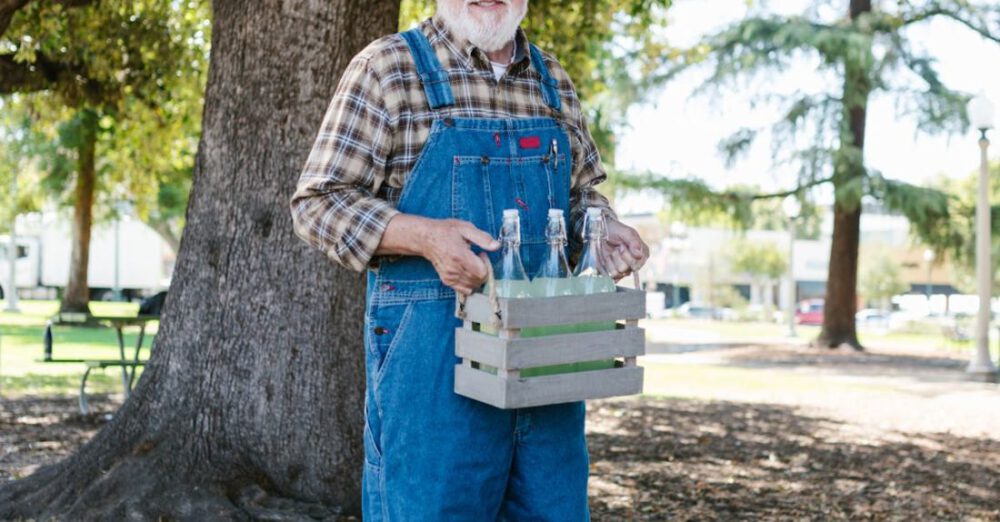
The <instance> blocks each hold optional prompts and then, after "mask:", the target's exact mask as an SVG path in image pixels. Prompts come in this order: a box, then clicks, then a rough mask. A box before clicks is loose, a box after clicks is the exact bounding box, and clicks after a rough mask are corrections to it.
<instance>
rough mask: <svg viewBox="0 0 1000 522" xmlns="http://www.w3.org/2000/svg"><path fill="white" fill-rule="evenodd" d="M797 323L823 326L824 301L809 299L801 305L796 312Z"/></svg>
mask: <svg viewBox="0 0 1000 522" xmlns="http://www.w3.org/2000/svg"><path fill="white" fill-rule="evenodd" d="M795 322H796V323H798V324H806V325H821V324H823V300H822V299H807V300H805V301H802V302H801V303H799V307H798V310H797V311H796V312H795Z"/></svg>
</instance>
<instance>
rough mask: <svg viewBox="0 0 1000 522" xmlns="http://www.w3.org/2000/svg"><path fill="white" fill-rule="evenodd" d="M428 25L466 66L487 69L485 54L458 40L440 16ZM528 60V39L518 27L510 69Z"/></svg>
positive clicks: (488, 63) (488, 65)
mask: <svg viewBox="0 0 1000 522" xmlns="http://www.w3.org/2000/svg"><path fill="white" fill-rule="evenodd" d="M427 23H428V25H430V30H431V31H432V32H435V33H437V34H438V35H439V36H440V37H441V39H442V40H443V41H445V42H446V43H447V44H448V46H449V47H450V48H451V49H452V50H453V51H455V52H456V54H458V55H459V56H460V57H461V58H462V60H463V61H465V62H466V65H470V66H471V64H473V63H474V64H478V65H479V66H480V67H485V68H489V67H491V66H490V60H489V58H487V57H486V53H485V52H483V51H482V50H481V49H479V48H478V47H476V46H475V45H472V43H470V42H469V41H468V40H465V39H460V38H458V37H457V36H456V35H455V34H454V33H453V32H452V31H451V30H450V29H449V28H448V26H447V25H446V24H445V23H444V20H442V19H441V17H440V16H438V15H434V16H433V17H431V18H430V19H429V20H428V22H427ZM527 59H528V37H527V36H526V35H525V34H524V30H522V29H521V28H520V27H518V28H517V32H516V33H515V34H514V61H512V62H511V63H510V66H509V67H510V69H509V70H513V69H514V66H515V65H517V64H520V63H521V62H523V61H524V60H527Z"/></svg>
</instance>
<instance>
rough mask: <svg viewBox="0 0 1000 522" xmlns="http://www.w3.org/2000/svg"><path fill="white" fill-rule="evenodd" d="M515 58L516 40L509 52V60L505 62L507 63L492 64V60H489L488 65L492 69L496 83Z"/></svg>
mask: <svg viewBox="0 0 1000 522" xmlns="http://www.w3.org/2000/svg"><path fill="white" fill-rule="evenodd" d="M515 56H517V41H516V40H515V41H514V46H513V48H512V49H511V52H510V59H509V60H507V63H497V62H494V61H493V60H490V65H491V66H492V67H493V77H494V78H496V79H497V81H500V78H502V77H503V75H504V73H505V72H507V68H508V67H510V64H511V63H513V62H514V57H515Z"/></svg>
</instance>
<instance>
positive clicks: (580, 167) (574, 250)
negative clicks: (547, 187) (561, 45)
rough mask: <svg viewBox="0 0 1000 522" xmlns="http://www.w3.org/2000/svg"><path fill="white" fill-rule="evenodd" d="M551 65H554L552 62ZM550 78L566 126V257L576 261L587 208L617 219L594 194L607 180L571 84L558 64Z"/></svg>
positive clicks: (608, 204) (598, 153) (598, 196)
mask: <svg viewBox="0 0 1000 522" xmlns="http://www.w3.org/2000/svg"><path fill="white" fill-rule="evenodd" d="M553 62H555V61H554V60H553ZM550 70H551V71H552V74H553V77H554V78H555V79H556V81H557V82H558V85H559V91H560V97H561V98H562V101H563V111H565V112H564V115H565V118H566V123H567V124H568V125H567V127H568V130H569V138H570V148H571V149H572V150H571V153H572V160H573V173H572V176H571V185H570V193H569V216H568V218H569V223H568V225H569V230H570V239H569V257H570V259H576V258H577V257H578V255H579V254H580V249H581V248H582V246H583V245H582V241H581V236H582V234H583V217H584V215H585V214H586V213H587V207H599V208H601V209H602V213H603V214H604V217H605V219H616V220H617V219H618V216H617V215H616V214H615V211H614V210H613V209H612V208H611V203H610V202H609V201H608V198H606V197H604V195H603V194H601V193H600V192H598V191H597V188H596V187H597V185H599V184H600V183H602V182H604V181H605V180H607V178H608V175H607V172H606V171H605V169H604V165H603V164H602V163H601V154H600V152H599V151H598V150H597V144H596V143H594V138H593V136H591V134H590V130H589V128H588V127H587V120H586V117H585V116H584V114H583V110H582V108H581V106H580V99H579V98H578V97H577V95H576V90H575V89H574V87H573V82H572V81H571V80H570V78H569V75H568V74H566V70H565V69H563V68H562V67H561V66H560V65H558V63H552V64H550Z"/></svg>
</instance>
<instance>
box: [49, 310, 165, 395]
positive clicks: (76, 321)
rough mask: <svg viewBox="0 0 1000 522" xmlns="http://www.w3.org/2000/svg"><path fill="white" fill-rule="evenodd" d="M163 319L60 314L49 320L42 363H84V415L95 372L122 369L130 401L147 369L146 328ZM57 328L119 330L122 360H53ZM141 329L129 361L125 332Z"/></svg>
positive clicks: (119, 350)
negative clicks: (142, 369) (89, 381)
mask: <svg viewBox="0 0 1000 522" xmlns="http://www.w3.org/2000/svg"><path fill="white" fill-rule="evenodd" d="M159 319H160V316H159V315H158V314H157V315H136V316H124V317H123V316H101V315H87V314H67V313H63V314H59V315H57V316H56V317H54V318H53V319H51V320H49V322H48V324H47V325H46V327H45V339H44V345H45V354H44V357H43V358H42V359H39V362H44V363H83V364H84V365H86V370H85V371H84V372H83V377H82V378H81V379H80V400H79V403H80V413H82V414H86V413H87V412H88V411H89V407H88V405H87V378H88V377H90V372H91V371H93V370H94V369H97V368H100V369H104V368H110V367H114V366H118V367H121V369H122V391H123V392H124V394H125V398H126V399H128V397H129V395H130V394H131V391H132V385H133V384H134V382H135V373H136V369H137V368H138V367H139V366H144V365H145V364H146V360H142V359H139V351H140V350H142V343H143V340H144V339H145V334H146V324H147V323H148V322H149V321H155V320H159ZM54 326H70V327H91V328H93V327H105V328H112V329H114V330H115V332H116V334H117V336H118V356H119V357H118V359H94V358H83V359H81V358H63V357H58V358H57V357H53V355H52V351H53V346H52V345H53V336H52V328H53V327H54ZM130 327H137V328H139V338H138V340H137V341H136V343H135V349H134V352H133V354H132V358H131V359H129V358H128V357H127V356H126V353H125V333H124V330H125V328H130Z"/></svg>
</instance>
